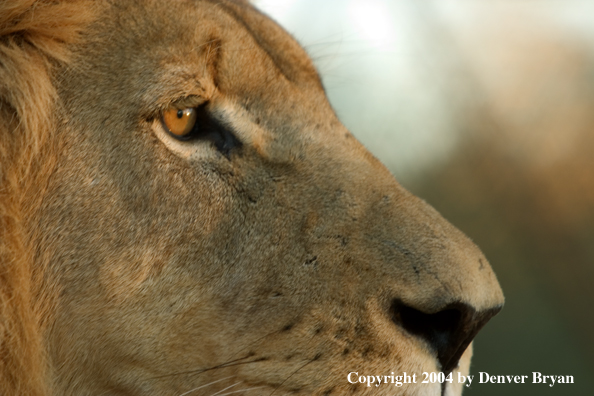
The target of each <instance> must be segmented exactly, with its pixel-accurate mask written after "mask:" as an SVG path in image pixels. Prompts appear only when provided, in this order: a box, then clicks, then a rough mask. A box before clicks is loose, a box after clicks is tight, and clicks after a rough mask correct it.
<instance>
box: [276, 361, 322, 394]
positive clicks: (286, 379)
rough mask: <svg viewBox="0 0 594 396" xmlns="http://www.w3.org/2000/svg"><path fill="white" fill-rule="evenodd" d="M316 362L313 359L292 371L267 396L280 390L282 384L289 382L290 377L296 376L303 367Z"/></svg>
mask: <svg viewBox="0 0 594 396" xmlns="http://www.w3.org/2000/svg"><path fill="white" fill-rule="evenodd" d="M316 360H317V359H316V358H314V359H311V360H310V361H309V362H307V363H305V364H304V365H303V366H301V367H299V368H298V369H297V370H295V371H293V372H292V373H291V375H289V376H288V377H287V378H285V380H284V381H283V382H281V383H280V385H279V386H277V387H276V389H275V390H273V391H272V393H271V394H270V395H269V396H272V395H274V393H275V392H276V391H277V390H279V388H280V387H281V386H283V384H284V383H285V382H287V381H288V380H289V379H290V378H291V377H292V376H294V375H295V374H297V372H298V371H299V370H301V369H302V368H304V367H305V366H307V365H308V364H310V363H313V362H315V361H316Z"/></svg>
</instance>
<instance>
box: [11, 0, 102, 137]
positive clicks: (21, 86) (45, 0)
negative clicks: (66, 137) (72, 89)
mask: <svg viewBox="0 0 594 396" xmlns="http://www.w3.org/2000/svg"><path fill="white" fill-rule="evenodd" d="M92 10H93V7H92V3H90V2H88V1H52V0H11V1H2V2H0V104H1V105H2V107H4V109H2V111H1V113H0V117H6V116H7V115H9V116H10V118H11V120H12V121H13V122H10V124H11V125H13V126H14V125H18V126H19V129H21V130H23V131H27V132H35V131H39V130H42V129H44V127H46V126H47V125H46V124H47V121H48V120H50V118H51V117H50V113H51V107H52V106H51V105H52V102H53V100H54V99H55V90H54V88H53V84H52V68H53V66H55V65H56V64H58V63H66V62H68V55H69V52H68V45H69V44H71V43H73V42H75V41H77V40H78V39H79V37H80V31H81V30H82V28H84V26H85V25H86V24H87V23H88V22H89V21H90V20H91V17H92V14H93V12H92ZM7 113H12V114H7ZM15 116H16V120H17V122H16V123H14V120H15ZM2 124H3V126H2V127H7V128H10V126H7V123H6V122H3V123H2ZM6 132H7V131H2V134H4V133H6ZM25 133H26V132H25ZM3 138H4V137H3Z"/></svg>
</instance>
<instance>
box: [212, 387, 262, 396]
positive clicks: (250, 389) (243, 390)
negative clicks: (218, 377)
mask: <svg viewBox="0 0 594 396" xmlns="http://www.w3.org/2000/svg"><path fill="white" fill-rule="evenodd" d="M262 388H266V387H265V386H256V387H255V388H247V389H240V390H236V391H233V392H227V393H221V394H220V395H217V396H227V395H232V394H233V393H239V392H249V391H252V390H255V389H262ZM213 396H214V395H213Z"/></svg>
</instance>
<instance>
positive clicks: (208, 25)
mask: <svg viewBox="0 0 594 396" xmlns="http://www.w3.org/2000/svg"><path fill="white" fill-rule="evenodd" d="M94 33H95V34H96V36H97V38H98V39H99V40H101V41H102V43H101V46H99V47H104V48H105V47H107V48H106V49H107V51H106V52H108V53H109V54H108V58H111V60H116V61H119V62H122V60H123V62H122V64H121V68H122V73H123V74H125V73H126V70H129V74H132V75H131V76H130V77H131V78H132V79H134V76H139V75H140V76H143V78H144V79H145V81H150V79H151V77H152V78H156V80H158V81H159V82H160V83H161V84H160V85H165V86H177V87H178V89H184V88H183V87H184V86H185V85H187V84H192V82H196V81H197V80H200V79H201V78H208V79H211V80H213V83H214V84H215V85H216V86H217V87H218V89H220V90H221V91H223V92H224V91H231V90H233V89H234V88H236V87H237V86H238V85H241V86H242V87H243V89H244V90H251V91H257V90H258V87H261V86H262V83H263V82H271V81H275V82H277V81H279V80H281V81H284V82H288V83H290V84H292V85H296V86H299V87H301V88H307V87H310V88H315V89H319V88H321V83H320V79H319V76H318V74H317V72H316V70H315V68H314V66H313V64H312V62H311V60H310V59H309V57H308V56H307V55H306V53H305V51H304V50H303V49H302V48H301V47H300V45H299V44H298V43H297V42H296V41H295V40H294V39H293V38H292V37H291V36H290V35H289V34H288V33H286V32H285V31H284V30H283V29H282V28H281V27H280V26H278V25H277V24H276V23H275V22H273V21H271V20H270V19H268V17H266V16H265V15H263V14H261V13H260V12H259V11H258V10H256V9H255V8H253V7H252V6H251V5H249V4H248V3H247V2H242V1H209V0H198V1H172V2H162V1H148V2H137V1H118V2H113V3H111V4H109V5H107V6H106V8H105V10H104V14H103V17H102V18H101V19H100V20H99V22H98V24H97V26H96V29H95V32H94ZM116 53H117V55H118V56H113V55H116ZM109 55H111V56H109ZM111 66H113V65H111ZM157 70H160V71H161V76H155V75H154V74H155V71H157ZM147 73H150V74H151V76H147V75H146V74H147ZM250 85H252V86H250ZM186 88H187V89H190V88H191V87H186Z"/></svg>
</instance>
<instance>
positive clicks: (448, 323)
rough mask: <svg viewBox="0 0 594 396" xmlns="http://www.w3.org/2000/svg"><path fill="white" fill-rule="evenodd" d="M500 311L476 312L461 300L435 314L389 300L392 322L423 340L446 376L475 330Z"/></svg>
mask: <svg viewBox="0 0 594 396" xmlns="http://www.w3.org/2000/svg"><path fill="white" fill-rule="evenodd" d="M500 310H501V306H497V307H495V308H491V309H487V310H484V311H480V312H477V311H476V310H475V309H474V308H473V307H472V306H470V305H468V304H465V303H453V304H448V305H447V306H445V307H444V308H443V309H441V310H439V311H438V312H435V313H425V312H422V311H419V310H418V309H416V308H414V307H410V306H408V305H406V304H404V303H403V302H402V301H400V300H395V301H394V302H393V303H392V307H391V311H392V312H391V314H392V321H393V322H394V323H396V324H397V325H398V326H401V327H402V328H404V329H405V330H406V331H408V332H409V333H411V334H413V335H415V336H418V337H420V338H422V339H424V340H425V341H426V342H428V343H429V345H430V346H431V348H432V349H433V350H434V351H435V352H436V354H437V359H438V360H439V362H440V363H441V370H442V371H443V372H444V373H445V374H446V375H447V374H449V373H450V372H452V370H454V369H455V368H456V367H457V366H458V361H459V360H460V357H461V356H462V354H463V353H464V351H465V350H466V348H467V347H468V345H469V344H470V342H471V341H472V339H473V338H474V337H475V336H476V334H477V333H478V332H479V330H480V329H481V328H482V327H483V326H484V325H485V324H486V323H487V322H488V321H489V319H491V318H492V317H493V316H495V315H496V314H497V313H498V312H499V311H500Z"/></svg>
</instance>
